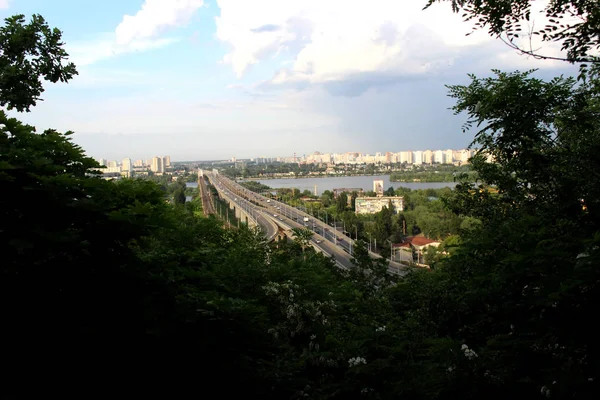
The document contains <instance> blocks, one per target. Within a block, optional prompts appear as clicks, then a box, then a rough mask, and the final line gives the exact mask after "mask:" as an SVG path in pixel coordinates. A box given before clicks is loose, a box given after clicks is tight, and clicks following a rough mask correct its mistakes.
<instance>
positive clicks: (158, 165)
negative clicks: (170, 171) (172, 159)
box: [150, 157, 165, 173]
mask: <svg viewBox="0 0 600 400" xmlns="http://www.w3.org/2000/svg"><path fill="white" fill-rule="evenodd" d="M150 171H152V172H156V173H163V172H165V168H164V165H163V158H162V157H152V164H150Z"/></svg>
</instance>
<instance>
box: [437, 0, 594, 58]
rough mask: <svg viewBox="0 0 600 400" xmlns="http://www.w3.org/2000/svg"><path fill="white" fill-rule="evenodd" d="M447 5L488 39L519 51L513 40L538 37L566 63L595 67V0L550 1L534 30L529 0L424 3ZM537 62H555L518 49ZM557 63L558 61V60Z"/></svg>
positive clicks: (460, 0)
mask: <svg viewBox="0 0 600 400" xmlns="http://www.w3.org/2000/svg"><path fill="white" fill-rule="evenodd" d="M438 1H439V2H442V1H445V2H450V3H451V4H452V10H453V11H454V12H455V13H462V17H463V18H464V19H465V20H466V21H475V29H484V28H486V27H487V29H488V32H489V34H490V35H491V36H501V35H505V36H506V37H507V42H508V43H509V44H510V45H511V46H512V47H515V48H517V49H520V48H519V47H518V45H517V44H516V43H515V41H514V39H517V38H520V37H521V38H523V37H527V36H529V35H538V36H540V37H541V38H542V40H543V41H547V42H557V43H560V44H561V48H562V50H564V51H566V52H567V57H566V58H565V60H567V61H569V62H592V63H598V62H600V59H598V57H597V53H596V50H597V49H598V46H600V24H598V20H600V7H598V2H597V1H596V0H550V1H548V2H547V4H546V6H545V7H544V14H545V16H546V18H547V21H548V22H547V24H546V25H545V26H544V25H538V26H535V24H532V22H535V15H532V3H533V2H532V1H530V0H510V1H497V0H428V2H427V6H426V8H427V7H429V6H431V5H432V4H433V3H435V2H438ZM521 50H522V52H523V53H525V54H530V55H534V56H536V57H538V58H542V59H543V58H555V57H550V56H544V55H543V54H539V53H538V52H537V51H536V50H534V49H521ZM559 59H560V58H559Z"/></svg>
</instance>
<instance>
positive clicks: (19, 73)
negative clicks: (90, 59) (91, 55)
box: [0, 14, 77, 111]
mask: <svg viewBox="0 0 600 400" xmlns="http://www.w3.org/2000/svg"><path fill="white" fill-rule="evenodd" d="M61 38H62V32H61V31H60V30H59V29H57V28H53V29H51V28H50V27H49V26H48V24H47V23H46V21H45V20H44V18H43V17H42V16H40V15H37V14H34V15H33V17H32V18H31V21H30V22H29V23H25V16H24V15H15V16H12V17H8V18H6V19H5V21H4V26H2V27H0V49H2V52H1V53H0V105H2V106H6V108H7V109H8V110H12V109H16V110H17V111H29V109H30V108H31V107H32V106H35V105H36V103H37V102H38V101H39V100H41V98H40V95H41V94H42V93H43V92H44V88H43V84H42V79H43V80H45V81H48V82H52V83H56V82H68V81H69V80H71V79H72V78H73V76H75V75H77V70H76V68H75V64H73V63H70V62H67V60H68V54H67V52H66V51H65V50H64V48H63V42H62V41H61Z"/></svg>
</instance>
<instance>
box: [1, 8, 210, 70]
mask: <svg viewBox="0 0 600 400" xmlns="http://www.w3.org/2000/svg"><path fill="white" fill-rule="evenodd" d="M1 2H2V0H0V4H1ZM202 5H203V0H146V1H145V2H144V4H142V6H141V8H140V10H139V11H138V12H137V13H136V14H135V15H134V16H131V15H124V16H123V20H122V21H121V23H120V24H119V25H118V26H117V27H116V29H115V31H114V32H112V33H106V34H101V35H98V36H97V37H96V38H94V39H92V40H85V41H78V42H77V41H76V42H72V43H67V51H68V53H69V54H70V55H71V60H72V61H73V62H74V63H75V64H76V65H78V66H85V65H90V64H94V63H96V62H98V61H101V60H104V59H107V58H110V57H114V56H117V55H120V54H125V53H132V52H137V51H147V50H152V49H156V48H160V47H164V46H168V45H169V44H172V43H174V42H177V41H179V40H180V38H175V37H168V38H164V37H160V36H161V35H162V34H164V33H165V32H167V31H168V30H169V29H173V28H176V27H179V26H182V25H185V24H187V23H188V22H189V20H190V18H191V17H192V15H193V14H194V13H195V12H196V11H197V10H198V9H199V8H200V7H202Z"/></svg>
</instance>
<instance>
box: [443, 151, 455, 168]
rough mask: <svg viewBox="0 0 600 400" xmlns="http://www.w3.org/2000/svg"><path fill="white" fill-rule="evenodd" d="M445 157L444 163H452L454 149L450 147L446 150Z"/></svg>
mask: <svg viewBox="0 0 600 400" xmlns="http://www.w3.org/2000/svg"><path fill="white" fill-rule="evenodd" d="M445 155H446V159H445V160H444V161H445V162H446V164H452V163H453V162H454V151H453V150H452V149H448V150H446V154H445Z"/></svg>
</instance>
